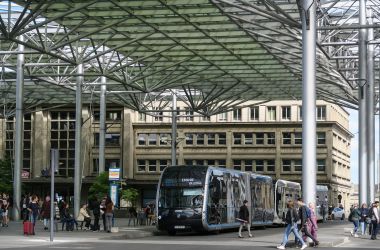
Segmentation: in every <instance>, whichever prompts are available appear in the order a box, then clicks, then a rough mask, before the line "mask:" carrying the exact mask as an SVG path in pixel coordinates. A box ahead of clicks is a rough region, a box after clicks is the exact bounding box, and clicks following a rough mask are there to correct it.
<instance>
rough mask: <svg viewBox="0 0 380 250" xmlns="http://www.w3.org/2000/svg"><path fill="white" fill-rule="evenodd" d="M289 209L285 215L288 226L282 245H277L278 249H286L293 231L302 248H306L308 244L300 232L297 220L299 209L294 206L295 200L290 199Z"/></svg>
mask: <svg viewBox="0 0 380 250" xmlns="http://www.w3.org/2000/svg"><path fill="white" fill-rule="evenodd" d="M287 207H288V211H287V212H286V216H285V222H286V224H287V225H286V228H285V232H284V238H283V239H282V243H281V245H279V246H277V248H278V249H285V247H286V243H288V241H289V235H290V233H292V232H293V234H294V236H295V238H296V240H298V241H299V242H300V243H301V244H302V247H301V250H303V249H305V248H306V247H307V245H306V244H305V242H304V241H303V239H302V237H301V236H300V235H299V234H298V227H297V221H298V213H297V210H296V209H295V208H294V202H293V201H288V204H287Z"/></svg>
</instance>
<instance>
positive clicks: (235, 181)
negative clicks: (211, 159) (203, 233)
mask: <svg viewBox="0 0 380 250" xmlns="http://www.w3.org/2000/svg"><path fill="white" fill-rule="evenodd" d="M205 183H206V185H205V194H207V198H206V199H205V204H204V209H203V210H204V213H203V217H202V222H203V225H204V228H205V229H206V230H207V231H212V230H221V229H228V228H236V227H239V225H240V223H239V222H238V221H237V220H236V218H237V217H238V215H239V209H240V206H241V205H242V204H243V201H244V200H245V199H247V200H249V197H248V196H247V194H248V193H249V184H248V178H247V174H246V173H243V172H237V171H229V170H221V169H212V168H210V172H209V173H208V175H207V178H206V182H205Z"/></svg>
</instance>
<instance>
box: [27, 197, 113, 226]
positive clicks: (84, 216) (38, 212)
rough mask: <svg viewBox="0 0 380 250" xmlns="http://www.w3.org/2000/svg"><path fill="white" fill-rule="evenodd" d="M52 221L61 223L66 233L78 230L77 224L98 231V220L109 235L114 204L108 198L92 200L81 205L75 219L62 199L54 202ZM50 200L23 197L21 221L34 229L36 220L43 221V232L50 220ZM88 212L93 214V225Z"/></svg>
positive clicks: (68, 205)
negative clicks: (31, 225)
mask: <svg viewBox="0 0 380 250" xmlns="http://www.w3.org/2000/svg"><path fill="white" fill-rule="evenodd" d="M54 204H55V207H54V210H53V211H54V212H55V213H54V216H53V217H54V219H55V220H56V221H59V222H61V223H62V229H64V226H65V227H66V230H67V231H73V230H74V228H76V229H77V230H78V222H80V223H82V225H83V224H84V228H83V229H84V230H92V231H100V229H101V228H100V225H99V220H100V217H102V219H103V229H104V231H106V232H108V233H110V232H111V228H112V227H113V225H114V204H113V202H112V200H111V198H110V197H109V196H106V197H104V198H103V199H102V200H101V201H100V202H99V201H98V200H97V199H93V200H91V201H90V202H89V204H82V206H81V208H80V210H79V215H78V216H77V217H76V218H75V217H74V216H73V214H72V212H71V210H70V204H69V203H68V202H67V201H66V200H65V199H62V200H60V201H58V202H56V201H55V202H54ZM50 208H51V198H50V196H46V197H45V199H43V200H41V199H40V198H39V197H38V196H37V195H25V196H23V198H22V200H21V209H22V210H21V216H22V220H23V221H24V222H25V221H30V222H32V223H33V226H34V227H35V225H36V222H37V221H38V220H43V224H44V230H48V229H49V225H50V218H51V209H50ZM90 211H92V214H93V218H94V220H93V223H91V222H92V219H91V216H90Z"/></svg>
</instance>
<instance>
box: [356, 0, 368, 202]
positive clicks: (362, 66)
mask: <svg viewBox="0 0 380 250" xmlns="http://www.w3.org/2000/svg"><path fill="white" fill-rule="evenodd" d="M359 13H360V18H359V23H360V25H365V24H366V1H365V0H360V2H359ZM366 40H367V31H366V29H364V28H362V29H360V31H359V82H358V84H359V203H360V204H362V203H368V201H367V198H368V195H367V184H368V183H367V167H368V166H367V159H368V158H367V138H366V136H367V131H366V115H367V114H366V103H367V88H366V87H365V84H366V83H367V81H366V79H367V46H366Z"/></svg>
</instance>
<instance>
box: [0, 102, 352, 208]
mask: <svg viewBox="0 0 380 250" xmlns="http://www.w3.org/2000/svg"><path fill="white" fill-rule="evenodd" d="M178 109H179V110H181V112H180V114H179V116H178V130H177V138H176V141H177V161H178V164H180V165H183V164H186V165H189V164H197V165H204V164H205V165H211V166H219V167H226V168H234V169H239V170H244V171H253V172H256V173H260V174H264V175H270V176H272V177H274V178H281V179H286V180H292V181H297V182H301V176H302V112H301V110H302V108H301V102H300V101H271V102H267V103H264V104H260V105H258V106H249V105H248V106H244V107H241V108H236V109H234V110H232V111H230V112H227V113H221V114H218V115H215V116H211V117H205V116H197V115H196V114H194V113H193V112H192V111H191V110H190V109H188V108H187V107H186V105H184V104H183V103H180V102H178ZM316 115H317V117H316V118H317V166H318V172H317V182H318V184H320V185H327V186H328V187H329V191H330V197H329V203H330V204H331V205H333V206H336V205H337V204H338V203H339V200H338V198H341V200H340V202H341V203H343V205H344V206H345V207H347V206H348V205H349V195H350V192H351V184H350V181H351V173H350V140H351V138H352V136H353V135H352V134H351V133H350V132H349V130H348V128H349V120H348V117H349V114H348V112H347V111H345V110H344V109H342V108H341V107H339V106H337V105H334V104H330V103H327V102H324V101H317V112H316ZM82 117H83V126H82V128H83V130H82V150H83V154H82V166H83V168H82V174H83V178H82V183H83V188H82V197H83V198H85V197H86V193H87V190H88V187H89V185H90V184H91V183H92V182H93V180H94V178H95V176H96V175H97V174H98V156H99V149H98V145H99V109H98V107H93V106H92V105H88V106H85V105H84V106H83V110H82ZM14 125H15V122H14V119H13V118H9V119H7V120H4V119H3V120H0V157H2V158H4V157H5V155H10V156H12V155H13V140H14ZM106 125H107V132H106V148H105V158H106V160H105V161H106V170H108V168H110V167H120V168H121V170H122V177H123V179H124V180H125V183H126V185H127V186H134V187H137V188H138V189H140V191H141V192H140V193H141V199H140V202H139V203H140V204H142V205H143V204H145V203H146V202H149V201H151V200H153V199H154V197H155V191H156V186H155V185H156V183H157V180H158V178H159V176H160V173H161V171H162V170H163V169H164V168H165V167H166V166H168V165H170V163H171V161H170V156H171V146H170V142H171V140H172V138H171V118H170V113H166V112H162V111H158V112H156V113H155V116H149V115H146V114H143V113H139V112H136V111H132V110H129V109H127V108H123V107H117V106H110V105H109V106H108V107H107V112H106ZM23 146H24V149H23V173H22V177H23V182H24V183H25V185H26V186H27V187H28V188H29V189H30V190H32V191H33V192H35V193H40V194H44V193H46V192H48V191H47V190H49V189H48V186H49V181H50V179H49V178H47V177H46V173H47V172H48V169H49V164H50V163H49V161H50V159H49V158H50V149H51V148H56V149H58V150H59V170H58V173H57V178H56V181H57V192H58V193H60V195H63V196H70V195H72V193H73V176H74V156H75V107H74V106H73V107H72V108H65V109H56V110H55V109H53V110H44V111H36V112H34V113H32V114H25V116H24V145H23Z"/></svg>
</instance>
